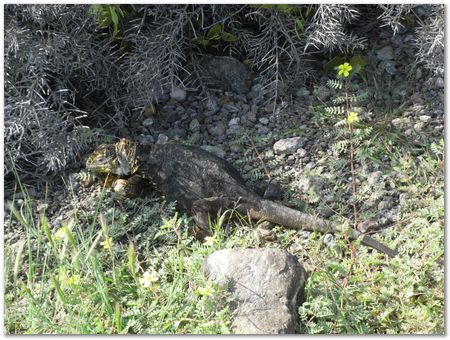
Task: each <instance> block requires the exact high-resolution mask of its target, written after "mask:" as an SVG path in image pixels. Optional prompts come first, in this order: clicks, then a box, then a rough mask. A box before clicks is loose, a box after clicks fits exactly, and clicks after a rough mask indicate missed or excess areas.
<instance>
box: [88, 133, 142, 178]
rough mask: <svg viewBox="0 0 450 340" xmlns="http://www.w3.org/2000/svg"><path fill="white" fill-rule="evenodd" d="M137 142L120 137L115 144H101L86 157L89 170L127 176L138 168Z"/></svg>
mask: <svg viewBox="0 0 450 340" xmlns="http://www.w3.org/2000/svg"><path fill="white" fill-rule="evenodd" d="M136 148H137V144H136V143H134V142H132V141H130V140H128V139H121V140H120V141H118V142H117V143H115V144H101V145H99V146H98V147H97V149H95V151H94V152H93V153H92V154H91V155H90V156H89V157H88V159H87V161H86V168H87V169H88V170H89V171H92V172H96V173H103V174H114V175H117V176H129V175H133V174H134V173H136V171H137V170H138V165H137V158H136Z"/></svg>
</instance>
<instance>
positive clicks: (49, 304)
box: [4, 141, 444, 334]
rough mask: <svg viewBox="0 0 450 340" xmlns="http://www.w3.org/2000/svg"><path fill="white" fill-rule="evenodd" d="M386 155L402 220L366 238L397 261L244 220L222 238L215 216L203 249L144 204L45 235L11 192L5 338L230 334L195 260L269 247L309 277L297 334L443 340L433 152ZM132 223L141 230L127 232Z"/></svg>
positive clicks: (99, 213) (438, 173)
mask: <svg viewBox="0 0 450 340" xmlns="http://www.w3.org/2000/svg"><path fill="white" fill-rule="evenodd" d="M380 145H382V143H381V142H379V143H374V145H373V146H372V148H375V147H379V146H380ZM368 147H369V148H370V147H371V146H370V145H369V146H368ZM388 156H389V161H388V162H385V165H384V167H380V169H381V170H382V171H383V173H384V175H385V176H386V178H387V179H389V180H390V181H391V182H392V183H394V185H396V190H397V191H398V192H400V193H404V194H407V195H406V196H405V198H404V199H403V200H402V201H401V204H400V212H399V217H400V218H399V219H398V220H397V221H396V223H395V224H394V225H393V226H392V227H391V228H389V229H386V230H385V231H383V232H382V233H380V234H379V235H375V236H374V237H375V238H377V239H379V240H380V241H382V242H384V243H385V244H387V245H388V246H390V247H393V248H396V249H398V250H399V252H400V255H399V256H398V257H396V258H395V259H389V258H387V257H386V256H384V255H382V254H379V253H377V252H372V251H371V250H369V249H368V248H366V247H363V246H360V245H358V244H357V243H351V244H349V243H347V241H346V240H345V237H343V236H342V235H337V236H336V239H335V242H336V244H337V245H338V246H339V247H340V248H341V249H342V250H343V255H339V254H338V253H337V252H336V251H335V250H333V249H331V248H329V247H327V246H326V245H324V244H323V241H322V238H321V237H320V235H319V234H316V233H313V234H312V235H311V236H310V237H309V239H308V240H307V242H305V240H304V239H302V238H301V237H300V235H299V233H298V232H297V231H295V230H286V229H283V228H277V237H278V239H277V240H276V241H275V242H263V241H262V240H260V239H259V238H258V236H257V232H256V231H255V230H254V228H253V226H252V225H250V224H249V222H248V221H246V220H245V219H244V218H242V217H241V218H238V219H237V221H235V222H232V223H230V224H229V225H228V227H227V228H224V224H225V222H227V219H226V216H225V215H223V216H222V218H221V219H219V221H218V222H217V223H213V224H212V225H211V230H212V233H213V237H212V238H210V239H207V241H206V242H203V243H202V242H199V241H197V240H195V239H194V238H193V237H191V236H189V234H188V231H187V230H188V229H187V226H188V225H189V224H191V221H190V219H189V218H188V217H186V216H179V215H177V214H176V213H174V212H173V209H172V208H173V207H171V206H168V205H164V204H162V203H158V201H156V200H154V199H150V200H145V199H141V200H139V199H137V200H133V201H127V200H124V201H122V202H121V203H120V204H115V203H114V201H113V200H112V199H111V197H110V194H108V193H106V192H105V191H102V192H101V193H100V194H99V196H98V197H97V198H95V206H94V208H93V209H92V211H91V212H90V213H89V214H83V213H82V212H81V211H78V212H76V213H74V215H73V218H72V219H71V220H69V221H66V222H65V223H63V224H62V226H61V227H60V228H57V229H52V227H51V226H50V224H49V222H48V221H47V219H46V218H45V211H42V212H41V214H40V215H37V214H36V213H34V211H35V209H34V206H33V205H34V204H35V203H34V202H33V201H32V200H31V199H30V198H29V197H28V196H27V195H26V190H25V188H24V187H23V186H21V187H20V190H21V191H22V192H23V193H24V196H25V198H24V204H23V206H22V207H21V208H19V207H11V206H10V207H9V213H8V214H7V216H9V220H8V219H7V220H6V225H7V226H8V225H10V224H11V223H10V222H11V220H12V219H14V220H16V221H18V222H19V223H20V225H21V227H22V228H23V236H22V237H21V238H20V239H19V240H18V242H16V243H15V244H7V245H5V251H4V287H5V296H4V299H5V310H4V315H5V323H4V331H5V333H6V334H48V333H52V334H126V333H137V334H181V333H182V334H198V333H202V334H224V333H229V332H230V322H231V312H230V310H229V302H230V299H231V298H230V295H229V293H227V291H226V287H218V286H216V285H215V284H214V283H212V282H210V281H208V280H206V279H205V278H204V277H203V275H202V273H201V266H202V262H203V259H204V257H205V256H206V255H207V254H209V253H212V252H214V251H215V250H219V249H224V248H237V247H253V248H258V247H278V248H283V249H286V250H288V251H289V252H291V253H292V254H294V255H296V256H297V257H298V258H299V260H300V262H301V263H302V264H303V265H304V266H305V268H306V269H307V270H308V271H309V273H310V277H309V279H308V280H307V284H306V289H305V301H304V303H303V304H302V305H301V306H299V308H298V312H299V324H298V327H297V332H299V333H307V334H315V333H321V334H332V333H339V334H374V333H381V334H410V333H422V334H442V333H443V332H444V184H443V141H441V142H437V143H432V144H429V145H423V146H421V150H420V155H419V156H417V150H413V151H411V150H409V149H408V148H407V147H396V148H393V149H392V152H391V153H389V154H388ZM323 157H327V156H326V155H323ZM417 157H421V158H420V159H417ZM324 159H325V158H324ZM331 162H332V160H331V159H326V162H324V163H327V164H330V163H331ZM319 163H320V162H319ZM330 169H331V168H330ZM314 171H316V170H315V169H314ZM321 171H323V172H324V173H327V171H328V172H330V171H331V170H329V169H328V170H327V169H326V168H325V167H323V169H322V170H321ZM336 171H337V170H336ZM342 171H343V172H344V171H345V169H343V170H342ZM312 175H314V173H312ZM335 175H336V176H339V175H342V174H341V173H339V172H337V173H336V174H335ZM360 175H361V176H362V178H363V179H364V176H365V174H364V173H363V172H362V173H361V174H360ZM342 190H344V189H342ZM317 194H318V195H322V194H323V193H321V192H318V193H317ZM317 204H320V201H319V203H317ZM121 206H124V207H128V210H126V209H121V208H120V207H121ZM144 206H145V207H147V208H144ZM149 207H150V208H149ZM130 211H131V212H130ZM137 218H138V221H139V223H135V224H132V223H131V222H130V220H131V221H137V220H136V219H137ZM139 225H141V229H139ZM142 226H144V227H142ZM230 227H232V228H231V230H230ZM127 228H128V229H127Z"/></svg>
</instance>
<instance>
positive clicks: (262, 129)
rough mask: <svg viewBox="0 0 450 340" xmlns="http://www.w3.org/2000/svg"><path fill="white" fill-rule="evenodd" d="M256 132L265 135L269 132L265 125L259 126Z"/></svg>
mask: <svg viewBox="0 0 450 340" xmlns="http://www.w3.org/2000/svg"><path fill="white" fill-rule="evenodd" d="M257 132H258V135H267V134H268V133H269V132H270V129H269V128H268V127H267V126H259V127H258V131H257Z"/></svg>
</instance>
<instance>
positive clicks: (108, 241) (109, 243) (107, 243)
mask: <svg viewBox="0 0 450 340" xmlns="http://www.w3.org/2000/svg"><path fill="white" fill-rule="evenodd" d="M100 245H102V246H103V248H105V249H110V248H111V246H112V238H111V237H107V238H106V239H105V240H104V241H103V242H100Z"/></svg>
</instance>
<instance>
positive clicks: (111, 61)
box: [4, 4, 444, 177]
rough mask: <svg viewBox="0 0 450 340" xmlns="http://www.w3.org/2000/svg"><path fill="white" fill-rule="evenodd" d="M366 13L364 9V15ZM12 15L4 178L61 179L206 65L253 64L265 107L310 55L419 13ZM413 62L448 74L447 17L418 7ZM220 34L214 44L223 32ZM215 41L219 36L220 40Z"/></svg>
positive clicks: (247, 10) (8, 19)
mask: <svg viewBox="0 0 450 340" xmlns="http://www.w3.org/2000/svg"><path fill="white" fill-rule="evenodd" d="M364 6H366V7H367V5H364ZM364 6H362V5H325V4H322V5H243V4H234V5H219V4H216V5H201V4H196V5H188V4H178V5H150V4H147V5H136V6H134V5H97V6H96V7H95V6H89V5H66V4H58V5H7V6H5V50H4V54H5V55H4V56H5V148H6V153H5V174H6V175H10V174H12V168H13V164H14V165H15V167H16V169H17V171H18V173H20V174H21V175H26V174H29V175H32V176H34V177H36V176H38V175H46V176H48V174H49V173H57V172H58V171H60V170H62V169H64V168H66V167H67V166H68V165H69V164H71V162H73V161H77V160H78V157H79V155H80V153H81V152H82V151H83V149H84V147H85V146H86V144H87V143H88V141H89V137H90V136H91V135H92V129H89V128H88V127H90V128H93V127H96V128H98V127H102V128H104V127H106V128H110V129H113V131H112V132H114V129H116V130H117V129H120V128H122V127H124V126H126V125H127V124H128V123H129V121H130V120H131V119H132V118H133V114H134V113H136V112H139V111H140V110H142V109H143V108H144V107H145V105H148V104H149V103H152V102H154V101H157V100H158V99H160V98H161V95H162V94H163V93H165V92H167V91H168V90H170V88H171V87H172V86H190V87H199V89H200V90H202V91H203V93H205V91H207V90H208V89H206V88H202V86H201V85H202V84H203V83H201V82H199V80H200V79H199V78H200V72H199V70H198V68H196V67H193V68H192V67H188V66H189V65H192V64H195V63H194V62H195V61H196V60H198V59H199V58H198V57H199V56H200V55H202V54H206V53H208V54H211V53H213V54H219V55H232V56H234V57H237V58H238V59H241V60H244V59H250V60H251V64H252V65H253V67H254V70H255V71H257V73H258V74H259V77H260V81H261V83H262V84H263V91H264V92H265V94H266V98H267V100H272V101H276V100H279V99H280V98H282V97H283V96H284V95H286V88H287V87H288V86H289V85H290V84H292V83H293V82H296V81H300V82H301V81H305V80H306V79H307V78H308V77H311V76H313V75H314V72H313V68H312V66H311V64H310V57H311V55H312V54H314V53H324V52H331V51H353V50H356V49H362V48H363V47H364V42H365V37H364V34H363V33H362V32H360V31H358V27H359V28H361V27H364V26H367V25H369V24H373V23H374V22H375V24H376V25H378V26H380V25H389V26H390V27H391V28H392V30H393V33H394V34H395V33H396V32H397V31H398V30H399V29H400V27H401V26H402V20H403V18H404V16H405V14H407V13H409V12H411V11H414V10H415V9H416V7H417V6H413V5H379V6H375V5H374V6H372V7H373V8H374V9H375V11H374V12H375V13H376V14H377V16H375V17H374V16H373V15H372V16H366V15H360V14H361V13H362V12H364V11H365V10H366V9H365V7H364ZM420 8H422V10H424V11H426V12H427V13H428V19H427V20H425V21H424V22H422V23H420V26H419V27H418V28H417V36H416V44H417V57H418V59H419V60H421V61H424V62H425V64H426V65H427V66H428V67H429V68H431V69H433V70H435V71H436V72H440V73H442V72H443V58H442V57H443V28H444V25H443V20H444V18H443V13H444V9H443V6H441V5H426V6H420ZM216 31H217V32H216ZM219 31H220V32H219Z"/></svg>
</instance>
